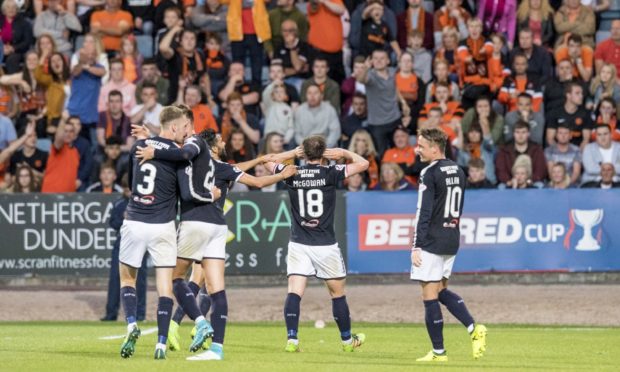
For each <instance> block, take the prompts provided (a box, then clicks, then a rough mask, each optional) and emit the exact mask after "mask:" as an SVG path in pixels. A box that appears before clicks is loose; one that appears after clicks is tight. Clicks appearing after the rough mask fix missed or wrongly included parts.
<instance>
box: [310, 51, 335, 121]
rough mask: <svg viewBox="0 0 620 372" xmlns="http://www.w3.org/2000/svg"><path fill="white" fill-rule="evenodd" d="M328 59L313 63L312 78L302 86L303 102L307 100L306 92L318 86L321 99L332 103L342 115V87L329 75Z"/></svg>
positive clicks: (319, 59) (317, 60) (320, 58)
mask: <svg viewBox="0 0 620 372" xmlns="http://www.w3.org/2000/svg"><path fill="white" fill-rule="evenodd" d="M327 62H328V61H327V59H325V58H323V57H317V58H315V59H314V61H313V62H312V77H310V78H308V79H306V80H305V81H304V82H303V84H302V85H301V94H300V97H301V102H305V100H306V90H307V89H308V87H309V86H311V85H316V86H318V87H319V89H320V90H321V97H322V98H323V99H324V100H325V101H327V102H328V103H330V104H331V105H332V107H333V108H334V110H336V112H337V113H340V87H339V86H338V83H337V82H336V81H334V80H332V79H331V78H330V77H329V75H328V73H329V69H330V67H329V65H328V64H327Z"/></svg>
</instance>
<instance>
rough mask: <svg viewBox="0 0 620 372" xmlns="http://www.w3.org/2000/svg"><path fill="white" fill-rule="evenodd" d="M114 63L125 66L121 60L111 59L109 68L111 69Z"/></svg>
mask: <svg viewBox="0 0 620 372" xmlns="http://www.w3.org/2000/svg"><path fill="white" fill-rule="evenodd" d="M115 63H120V64H121V65H123V66H125V62H124V61H123V60H122V59H120V58H112V59H111V60H110V67H112V65H113V64H115Z"/></svg>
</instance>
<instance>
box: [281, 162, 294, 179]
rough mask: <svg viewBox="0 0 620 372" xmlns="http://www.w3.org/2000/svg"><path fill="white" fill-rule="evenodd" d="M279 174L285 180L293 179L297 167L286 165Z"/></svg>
mask: <svg viewBox="0 0 620 372" xmlns="http://www.w3.org/2000/svg"><path fill="white" fill-rule="evenodd" d="M280 174H282V175H283V176H284V178H285V179H286V178H289V177H293V176H294V175H296V174H297V167H296V166H294V165H287V166H286V167H284V170H282V172H280Z"/></svg>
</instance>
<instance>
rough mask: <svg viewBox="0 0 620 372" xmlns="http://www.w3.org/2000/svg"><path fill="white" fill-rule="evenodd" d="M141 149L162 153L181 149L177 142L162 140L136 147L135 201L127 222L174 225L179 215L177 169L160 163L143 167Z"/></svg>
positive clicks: (132, 172)
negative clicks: (147, 147) (151, 148)
mask: <svg viewBox="0 0 620 372" xmlns="http://www.w3.org/2000/svg"><path fill="white" fill-rule="evenodd" d="M138 146H140V147H146V146H152V147H154V148H155V149H162V150H167V149H171V148H176V147H178V146H177V145H176V144H175V143H174V141H172V140H169V139H166V138H162V137H153V138H149V139H146V140H139V141H136V143H135V144H134V145H133V147H132V148H131V152H130V159H129V170H128V174H129V184H130V185H131V198H130V200H129V204H128V206H127V220H130V221H139V222H145V223H167V222H170V221H174V220H175V219H176V215H177V175H176V169H177V165H176V163H174V162H170V161H165V160H159V159H151V160H148V161H146V162H144V163H143V164H140V160H139V159H137V158H136V156H135V153H136V148H137V147H138Z"/></svg>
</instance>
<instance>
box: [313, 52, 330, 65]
mask: <svg viewBox="0 0 620 372" xmlns="http://www.w3.org/2000/svg"><path fill="white" fill-rule="evenodd" d="M320 61H321V62H325V64H326V65H327V67H329V61H328V60H327V58H325V57H323V56H321V55H319V56H317V57H315V58H314V61H313V62H312V66H314V65H315V64H316V63H317V62H320Z"/></svg>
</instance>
